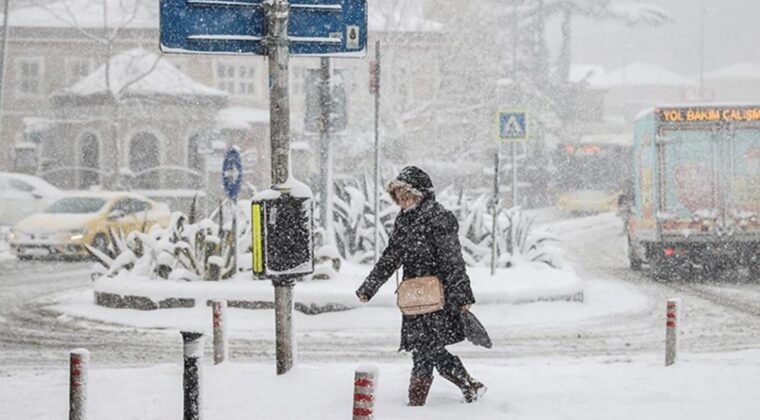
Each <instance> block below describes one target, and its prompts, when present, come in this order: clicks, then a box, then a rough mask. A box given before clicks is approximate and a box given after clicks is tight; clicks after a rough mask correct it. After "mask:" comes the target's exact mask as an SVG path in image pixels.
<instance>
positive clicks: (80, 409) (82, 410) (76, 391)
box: [69, 349, 90, 420]
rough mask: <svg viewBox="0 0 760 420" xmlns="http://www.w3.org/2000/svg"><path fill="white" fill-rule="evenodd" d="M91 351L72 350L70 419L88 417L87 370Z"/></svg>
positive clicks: (84, 418)
mask: <svg viewBox="0 0 760 420" xmlns="http://www.w3.org/2000/svg"><path fill="white" fill-rule="evenodd" d="M89 363H90V352H89V351H87V350H86V349H76V350H72V351H71V354H70V355H69V420H86V419H87V372H88V370H89Z"/></svg>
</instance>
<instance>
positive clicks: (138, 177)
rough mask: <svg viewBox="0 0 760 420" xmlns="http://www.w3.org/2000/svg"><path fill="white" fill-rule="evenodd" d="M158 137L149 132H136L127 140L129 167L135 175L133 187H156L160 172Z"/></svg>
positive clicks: (158, 182) (150, 188) (145, 188)
mask: <svg viewBox="0 0 760 420" xmlns="http://www.w3.org/2000/svg"><path fill="white" fill-rule="evenodd" d="M160 162H161V161H160V157H159V151H158V139H156V136H154V135H153V134H150V133H138V134H135V136H134V137H132V140H130V142H129V169H131V170H132V173H133V174H134V175H135V188H137V189H144V190H153V189H158V188H159V187H160V186H161V174H160V173H159V171H158V166H159V165H160Z"/></svg>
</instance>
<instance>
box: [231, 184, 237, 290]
mask: <svg viewBox="0 0 760 420" xmlns="http://www.w3.org/2000/svg"><path fill="white" fill-rule="evenodd" d="M237 212H238V205H237V196H235V198H233V199H232V276H235V274H237V259H238V231H237Z"/></svg>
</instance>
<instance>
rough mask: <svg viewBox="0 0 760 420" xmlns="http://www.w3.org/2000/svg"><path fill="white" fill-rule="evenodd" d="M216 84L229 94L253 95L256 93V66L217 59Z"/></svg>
mask: <svg viewBox="0 0 760 420" xmlns="http://www.w3.org/2000/svg"><path fill="white" fill-rule="evenodd" d="M216 86H217V88H219V89H220V90H223V91H225V92H227V93H229V94H230V95H236V96H253V95H254V94H255V93H256V87H255V86H256V66H253V65H250V64H241V63H231V62H220V61H218V62H217V63H216Z"/></svg>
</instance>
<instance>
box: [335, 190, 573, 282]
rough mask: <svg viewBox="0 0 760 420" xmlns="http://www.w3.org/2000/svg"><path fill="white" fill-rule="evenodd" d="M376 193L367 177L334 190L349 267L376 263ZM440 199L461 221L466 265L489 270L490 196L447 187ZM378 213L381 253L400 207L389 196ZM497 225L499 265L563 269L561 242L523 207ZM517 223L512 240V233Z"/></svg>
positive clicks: (340, 243) (500, 216)
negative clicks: (520, 263)
mask: <svg viewBox="0 0 760 420" xmlns="http://www.w3.org/2000/svg"><path fill="white" fill-rule="evenodd" d="M372 191H373V184H372V182H371V179H369V178H364V179H362V180H357V179H343V180H341V182H338V183H336V185H335V195H334V197H333V202H334V206H335V207H334V212H333V214H334V222H333V223H334V230H335V243H336V244H337V250H338V252H340V256H341V257H342V258H344V259H346V260H348V261H351V262H355V263H361V264H369V263H372V258H373V241H374V220H375V218H374V201H373V194H372ZM437 198H438V201H440V202H441V203H442V204H443V205H444V206H445V207H446V208H448V209H449V210H451V211H453V212H454V214H455V215H456V217H457V219H458V220H459V239H460V243H461V244H462V251H463V255H464V259H465V262H466V263H467V265H470V266H482V265H490V263H491V244H492V236H491V231H492V230H493V210H492V208H491V197H490V195H488V194H480V195H478V196H476V197H474V198H470V197H468V196H467V194H466V193H465V192H464V191H463V190H460V191H459V192H455V191H454V189H453V187H451V186H450V187H447V188H444V189H443V190H442V191H441V192H440V193H439V194H438V197H437ZM379 209H380V226H381V227H382V229H380V232H379V239H380V246H379V249H381V250H382V249H383V248H384V247H385V245H386V244H387V243H388V235H389V234H390V232H391V230H392V229H393V221H394V220H395V218H396V215H397V214H398V211H399V208H398V206H396V205H395V204H394V203H393V202H392V201H391V200H390V198H389V197H388V195H387V194H380V203H379ZM513 221H514V223H513ZM496 222H497V223H496V251H497V254H496V255H497V260H496V261H497V266H499V267H510V266H512V265H513V264H516V263H517V261H525V262H531V263H533V262H535V263H542V264H546V265H549V266H551V267H555V268H559V267H561V265H562V260H561V256H560V255H559V252H558V250H557V248H556V247H555V246H554V245H555V244H556V242H557V238H556V237H555V236H554V235H552V234H551V233H550V232H546V231H542V230H538V229H535V228H534V226H533V221H532V219H530V218H528V217H526V216H525V215H524V213H523V212H522V211H521V210H520V209H519V208H512V209H504V208H499V209H498V211H497V219H496ZM513 224H514V226H515V235H514V237H513V235H512V232H511V229H512V226H513ZM513 242H514V244H513Z"/></svg>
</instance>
